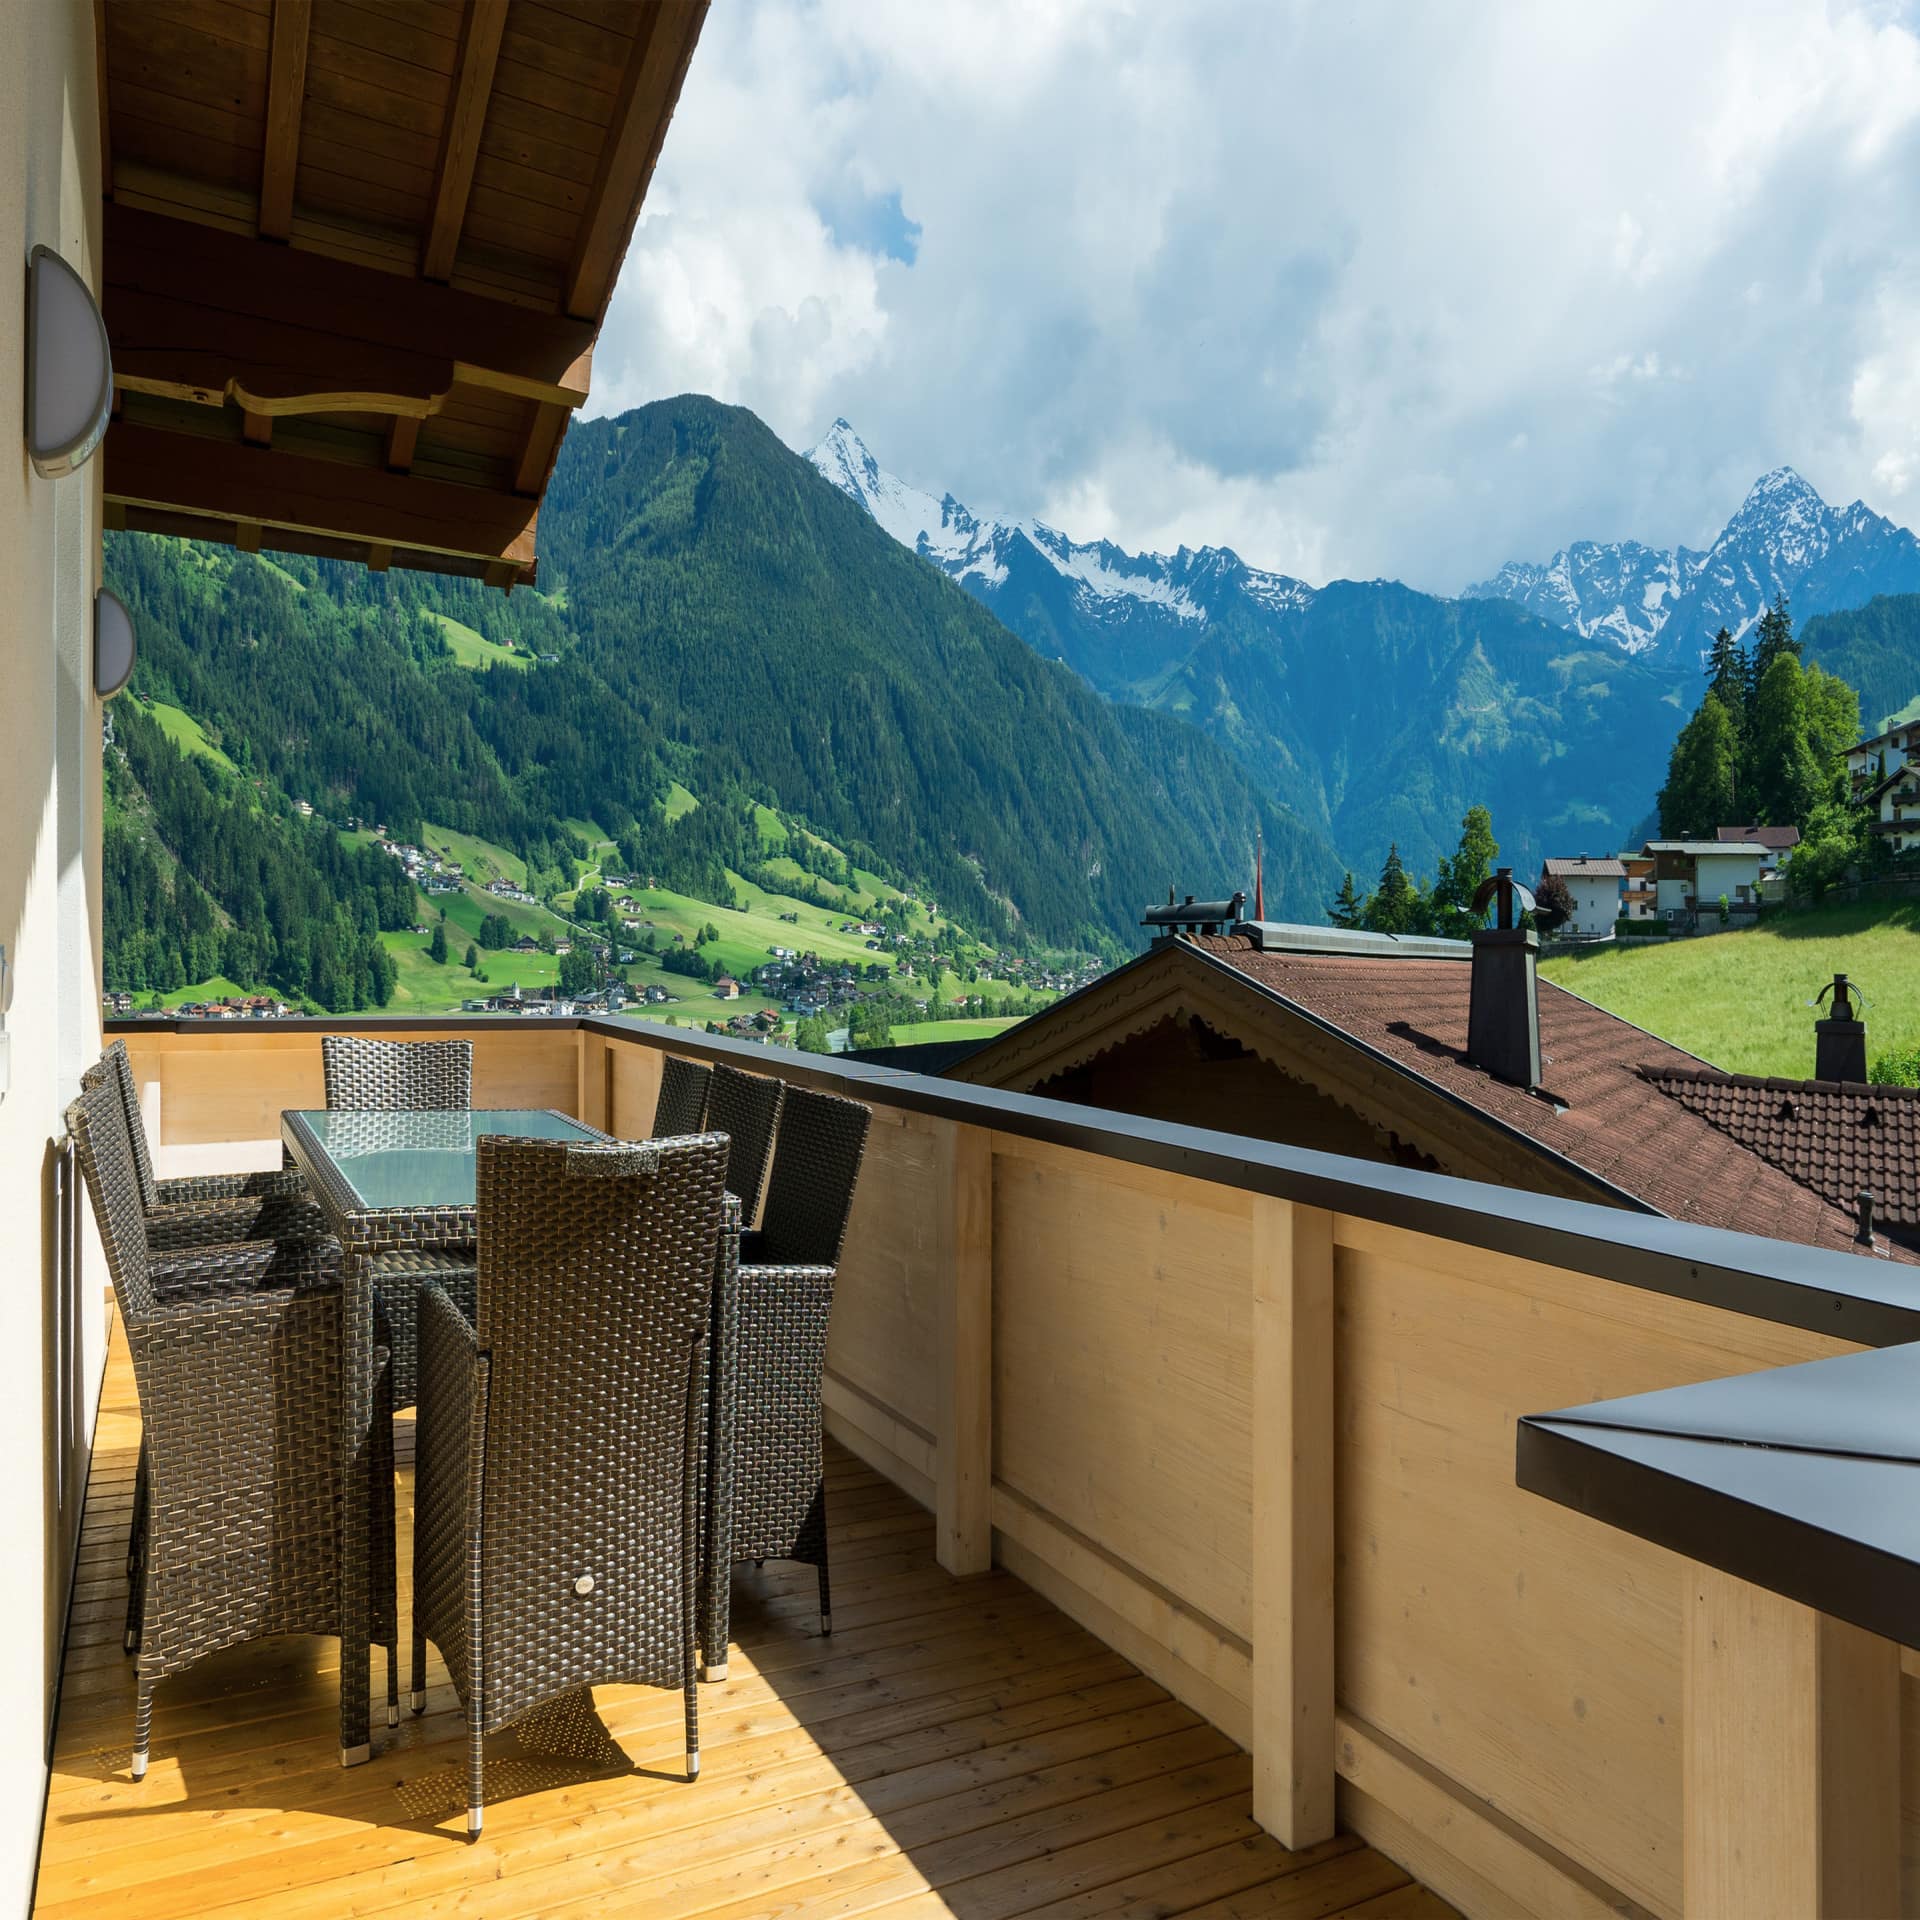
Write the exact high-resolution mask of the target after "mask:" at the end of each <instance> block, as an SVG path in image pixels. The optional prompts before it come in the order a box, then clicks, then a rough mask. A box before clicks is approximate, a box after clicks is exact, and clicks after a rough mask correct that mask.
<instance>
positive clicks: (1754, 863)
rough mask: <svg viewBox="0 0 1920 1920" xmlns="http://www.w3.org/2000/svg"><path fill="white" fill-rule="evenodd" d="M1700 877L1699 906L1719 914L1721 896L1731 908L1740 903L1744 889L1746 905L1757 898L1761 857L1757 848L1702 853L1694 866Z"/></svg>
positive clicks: (1732, 848)
mask: <svg viewBox="0 0 1920 1920" xmlns="http://www.w3.org/2000/svg"><path fill="white" fill-rule="evenodd" d="M1695 871H1696V872H1697V873H1698V874H1699V876H1700V878H1699V891H1700V907H1701V910H1702V911H1703V912H1704V911H1705V910H1706V909H1708V908H1709V907H1711V908H1713V909H1714V910H1716V911H1718V909H1719V905H1720V896H1721V895H1722V894H1723V893H1724V894H1725V895H1726V896H1727V900H1728V903H1729V904H1730V905H1734V906H1737V905H1739V904H1740V897H1741V896H1740V889H1741V888H1742V887H1745V888H1746V890H1747V892H1746V898H1747V900H1748V901H1749V902H1752V901H1754V900H1757V899H1758V898H1759V897H1760V854H1759V850H1758V849H1757V848H1750V849H1743V848H1734V847H1730V848H1728V850H1727V851H1726V852H1725V853H1703V854H1701V855H1700V857H1699V859H1698V861H1697V862H1696V863H1695Z"/></svg>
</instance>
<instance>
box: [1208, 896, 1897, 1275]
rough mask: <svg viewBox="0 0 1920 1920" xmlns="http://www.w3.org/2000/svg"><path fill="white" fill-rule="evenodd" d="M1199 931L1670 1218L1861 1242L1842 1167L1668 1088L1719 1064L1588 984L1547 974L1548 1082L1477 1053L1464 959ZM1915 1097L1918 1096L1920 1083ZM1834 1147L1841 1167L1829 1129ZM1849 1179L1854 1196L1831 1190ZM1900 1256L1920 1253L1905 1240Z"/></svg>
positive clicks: (1223, 956)
mask: <svg viewBox="0 0 1920 1920" xmlns="http://www.w3.org/2000/svg"><path fill="white" fill-rule="evenodd" d="M1191 944H1192V945H1193V946H1194V947H1195V948H1197V949H1198V950H1200V951H1201V952H1203V953H1206V954H1208V955H1210V956H1211V957H1212V958H1213V959H1215V960H1217V961H1219V962H1221V963H1222V964H1224V965H1226V966H1229V967H1231V968H1232V969H1233V970H1234V971H1235V972H1237V973H1239V974H1242V975H1244V976H1245V977H1246V978H1247V979H1248V980H1250V981H1253V982H1254V983H1255V984H1257V985H1258V986H1260V987H1263V988H1265V989H1266V990H1267V991H1268V992H1270V993H1274V994H1278V995H1279V996H1281V998H1283V999H1285V1000H1287V1001H1289V1002H1291V1003H1292V1004H1293V1005H1294V1006H1296V1007H1298V1008H1300V1009H1301V1010H1302V1011H1303V1012H1305V1013H1307V1014H1309V1015H1311V1016H1313V1017H1315V1018H1317V1019H1319V1020H1321V1021H1324V1022H1325V1023H1327V1024H1328V1025H1330V1026H1334V1027H1337V1028H1339V1029H1341V1030H1342V1031H1343V1032H1345V1033H1348V1034H1351V1035H1352V1036H1353V1037H1354V1038H1355V1039H1356V1040H1359V1041H1361V1042H1362V1043H1364V1044H1365V1045H1367V1046H1369V1047H1371V1048H1373V1049H1374V1050H1375V1051H1376V1052H1378V1053H1380V1054H1383V1055H1384V1056H1385V1057H1386V1058H1387V1059H1389V1060H1391V1061H1392V1062H1393V1063H1394V1064H1395V1065H1396V1066H1398V1067H1400V1068H1402V1069H1403V1070H1405V1071H1406V1072H1409V1073H1413V1074H1417V1075H1419V1076H1420V1077H1421V1078H1422V1079H1425V1080H1428V1081H1430V1082H1431V1083H1432V1084H1433V1085H1435V1086H1437V1087H1440V1088H1442V1089H1443V1090H1444V1091H1446V1092H1447V1093H1450V1094H1452V1095H1454V1096H1455V1097H1456V1098H1458V1099H1461V1100H1463V1101H1465V1102H1466V1103H1467V1104H1469V1105H1470V1106H1473V1107H1476V1108H1478V1109H1479V1110H1480V1111H1481V1112H1482V1113H1485V1114H1487V1115H1488V1116H1490V1117H1491V1118H1492V1119H1494V1120H1497V1121H1500V1122H1502V1123H1503V1124H1504V1125H1506V1126H1508V1127H1510V1128H1512V1129H1513V1130H1514V1131H1516V1132H1518V1133H1521V1134H1524V1135H1526V1136H1527V1137H1528V1138H1529V1139H1531V1140H1534V1141H1536V1142H1537V1143H1538V1144H1539V1145H1540V1146H1542V1147H1544V1148H1546V1149H1547V1150H1548V1151H1550V1152H1553V1153H1557V1154H1559V1155H1560V1156H1562V1158H1564V1159H1566V1160H1569V1161H1572V1162H1573V1163H1574V1164H1575V1165H1576V1166H1579V1167H1582V1168H1584V1169H1585V1170H1586V1171H1587V1172H1588V1173H1590V1174H1593V1175H1595V1176H1596V1177H1598V1178H1599V1179H1601V1180H1604V1181H1606V1182H1607V1183H1608V1184H1609V1185H1610V1186H1613V1187H1615V1188H1617V1189H1619V1190H1620V1191H1622V1192H1624V1193H1627V1194H1631V1195H1632V1196H1633V1197H1634V1198H1636V1199H1638V1200H1640V1201H1642V1202H1643V1203H1645V1204H1646V1205H1648V1206H1650V1207H1653V1208H1655V1209H1657V1210H1658V1211H1659V1212H1661V1213H1663V1214H1666V1215H1667V1216H1668V1217H1669V1218H1671V1219H1675V1220H1689V1221H1693V1222H1695V1223H1697V1224H1698V1225H1701V1226H1712V1227H1725V1228H1729V1229H1731V1230H1733V1231H1735V1232H1739V1233H1759V1234H1766V1235H1768V1236H1770V1237H1771V1238H1773V1239H1776V1240H1793V1241H1798V1242H1800V1243H1802V1244H1804V1245H1808V1246H1818V1247H1829V1248H1834V1249H1837V1250H1840V1251H1847V1250H1849V1249H1852V1250H1855V1251H1857V1249H1854V1246H1853V1229H1854V1219H1853V1212H1852V1199H1851V1193H1852V1190H1849V1189H1846V1188H1845V1186H1844V1180H1841V1176H1840V1175H1839V1174H1838V1173H1837V1171H1836V1173H1835V1174H1834V1175H1833V1176H1832V1177H1831V1178H1829V1177H1827V1176H1826V1175H1824V1174H1823V1175H1822V1177H1821V1179H1819V1180H1817V1181H1812V1182H1807V1183H1805V1184H1803V1182H1802V1181H1801V1180H1800V1179H1798V1178H1796V1177H1794V1175H1793V1174H1792V1173H1790V1172H1789V1171H1787V1170H1786V1169H1785V1168H1784V1167H1783V1166H1780V1165H1776V1164H1773V1163H1772V1162H1771V1161H1770V1159H1769V1158H1767V1157H1764V1156H1763V1154H1762V1153H1761V1151H1759V1150H1758V1148H1757V1147H1755V1146H1752V1145H1750V1144H1749V1143H1747V1142H1745V1141H1743V1140H1741V1139H1739V1138H1737V1137H1736V1136H1735V1135H1734V1134H1733V1133H1732V1132H1729V1131H1726V1130H1724V1129H1723V1128H1722V1127H1720V1126H1719V1125H1716V1124H1715V1123H1714V1122H1713V1121H1712V1120H1710V1119H1709V1118H1708V1117H1706V1116H1705V1115H1703V1114H1702V1113H1699V1112H1697V1111H1695V1110H1694V1108H1693V1107H1692V1106H1691V1105H1689V1104H1688V1102H1687V1101H1686V1100H1684V1099H1681V1098H1677V1097H1669V1094H1670V1093H1671V1092H1672V1088H1670V1087H1667V1086H1666V1085H1665V1084H1664V1083H1663V1082H1661V1081H1660V1079H1659V1078H1658V1076H1661V1075H1676V1074H1681V1073H1686V1074H1694V1075H1697V1074H1700V1073H1702V1072H1705V1073H1707V1074H1708V1075H1710V1076H1712V1075H1713V1073H1714V1070H1713V1069H1711V1068H1705V1067H1704V1066H1703V1063H1702V1062H1701V1061H1699V1060H1698V1059H1696V1058H1695V1057H1694V1056H1693V1055H1692V1054H1689V1053H1683V1052H1682V1051H1681V1050H1680V1049H1679V1048H1678V1047H1673V1046H1669V1045H1668V1044H1667V1043H1666V1042H1665V1041H1664V1040H1659V1039H1656V1038H1655V1037H1654V1036H1653V1035H1652V1034H1650V1033H1647V1032H1646V1031H1645V1030H1644V1029H1642V1028H1640V1027H1636V1026H1634V1025H1632V1024H1631V1023H1630V1022H1628V1021H1625V1020H1622V1019H1620V1018H1619V1017H1618V1016H1617V1015H1615V1014H1611V1013H1608V1012H1607V1011H1606V1010H1605V1009H1604V1008H1601V1007H1596V1006H1594V1005H1593V1004H1592V1003H1591V1002H1590V1001H1586V1000H1582V999H1581V998H1580V997H1579V996H1578V995H1577V994H1572V993H1568V992H1566V991H1565V990H1564V989H1563V988H1560V987H1556V986H1554V985H1552V984H1551V983H1549V982H1547V981H1544V980H1543V981H1541V982H1540V1053H1541V1079H1542V1081H1543V1083H1544V1091H1543V1093H1527V1092H1525V1091H1523V1090H1522V1089H1521V1088H1519V1087H1514V1086H1509V1085H1507V1084H1506V1083H1505V1082H1504V1081H1499V1080H1495V1079H1493V1078H1492V1077H1491V1076H1490V1075H1489V1074H1487V1073H1485V1072H1483V1071H1482V1070H1481V1069H1480V1068H1478V1067H1476V1066H1474V1065H1473V1064H1472V1063H1471V1062H1470V1061H1469V1060H1468V1059H1467V1057H1466V1044H1467V998H1468V989H1469V985H1470V980H1471V972H1472V969H1471V968H1470V966H1469V965H1468V964H1467V963H1465V962H1463V961H1459V960H1415V959H1401V958H1387V959H1375V958H1373V957H1371V956H1366V957H1359V956H1353V955H1347V954H1318V953H1314V954H1308V953H1269V952H1263V951H1261V950H1259V949H1257V948H1256V947H1255V946H1254V944H1253V942H1252V941H1251V940H1249V939H1248V938H1246V936H1244V935H1240V934H1228V935H1218V936H1212V937H1205V936H1203V937H1199V938H1195V939H1193V940H1192V942H1191ZM1716 1077H1717V1078H1719V1079H1721V1080H1725V1079H1726V1078H1728V1076H1726V1075H1718V1076H1716ZM1679 1084H1681V1083H1679V1082H1678V1081H1676V1082H1675V1085H1679ZM1882 1091H1884V1090H1882ZM1549 1096H1550V1097H1549ZM1914 1104H1915V1106H1916V1109H1920V1096H1916V1099H1915V1103H1914ZM1915 1119H1916V1121H1920V1111H1917V1112H1916V1115H1915ZM1916 1137H1920V1136H1916ZM1823 1151H1825V1152H1827V1153H1828V1154H1831V1155H1833V1157H1834V1158H1835V1162H1836V1167H1837V1164H1838V1159H1839V1156H1838V1155H1837V1154H1835V1153H1834V1150H1833V1148H1832V1144H1831V1142H1830V1141H1829V1142H1828V1143H1827V1145H1826V1147H1825V1148H1824V1149H1823ZM1811 1153H1812V1149H1811V1147H1810V1148H1809V1155H1808V1158H1809V1161H1810V1159H1811ZM1909 1164H1911V1161H1909ZM1835 1180H1841V1184H1839V1185H1835V1184H1834V1183H1833V1182H1834V1181H1835ZM1842 1191H1845V1192H1847V1195H1848V1197H1847V1203H1846V1204H1845V1205H1844V1206H1842V1205H1838V1204H1836V1203H1835V1202H1834V1200H1833V1199H1831V1198H1829V1197H1828V1196H1829V1195H1830V1194H1833V1193H1837V1192H1842ZM1916 1204H1917V1205H1920V1197H1917V1199H1916ZM1894 1257H1895V1258H1896V1259H1900V1260H1914V1259H1915V1258H1916V1256H1915V1255H1914V1254H1912V1253H1908V1252H1906V1251H1904V1250H1902V1249H1899V1248H1895V1249H1894Z"/></svg>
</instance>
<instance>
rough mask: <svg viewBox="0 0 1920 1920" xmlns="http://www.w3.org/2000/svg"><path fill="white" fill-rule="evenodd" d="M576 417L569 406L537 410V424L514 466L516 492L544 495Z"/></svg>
mask: <svg viewBox="0 0 1920 1920" xmlns="http://www.w3.org/2000/svg"><path fill="white" fill-rule="evenodd" d="M572 417H573V414H572V409H571V408H568V407H553V406H547V407H539V408H536V409H535V411H534V416H533V426H532V428H531V430H530V431H529V432H528V434H527V438H526V444H525V445H524V446H522V447H521V449H520V458H519V460H518V461H517V462H516V463H515V465H514V469H513V490H514V492H515V493H530V494H540V493H544V492H545V491H546V486H547V478H548V476H549V475H550V474H551V473H552V472H553V463H554V461H555V460H556V459H557V458H558V457H559V454H560V441H561V439H562V437H563V436H564V435H565V433H566V431H567V422H568V421H569V420H570V419H571V418H572Z"/></svg>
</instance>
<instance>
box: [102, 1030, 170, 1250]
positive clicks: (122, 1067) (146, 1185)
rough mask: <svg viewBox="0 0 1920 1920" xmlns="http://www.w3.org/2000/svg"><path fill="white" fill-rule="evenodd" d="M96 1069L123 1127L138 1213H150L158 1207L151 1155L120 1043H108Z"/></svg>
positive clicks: (124, 1046) (129, 1065)
mask: <svg viewBox="0 0 1920 1920" xmlns="http://www.w3.org/2000/svg"><path fill="white" fill-rule="evenodd" d="M100 1066H101V1068H102V1069H103V1070H104V1071H105V1073H106V1074H107V1075H108V1077H109V1078H110V1079H111V1080H112V1082H113V1088H114V1092H115V1093H116V1095H117V1096H118V1097H119V1101H120V1111H121V1115H122V1118H123V1119H124V1121H125V1123H126V1129H127V1145H128V1147H129V1149H130V1150H131V1152H132V1154H133V1172H134V1178H135V1180H136V1181H137V1182H138V1183H139V1190H140V1209H141V1211H142V1212H143V1213H151V1212H152V1211H153V1210H154V1208H155V1206H157V1205H158V1204H159V1198H160V1189H159V1187H158V1186H157V1184H156V1183H155V1181H154V1177H153V1155H152V1154H151V1153H150V1152H149V1151H148V1150H147V1129H146V1123H145V1122H144V1121H143V1120H142V1119H141V1118H140V1093H139V1089H138V1088H136V1087H135V1086H134V1084H133V1062H132V1061H131V1060H130V1059H128V1057H127V1043H126V1042H125V1041H124V1040H109V1041H108V1042H107V1044H106V1049H105V1051H104V1052H102V1054H101V1055H100Z"/></svg>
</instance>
